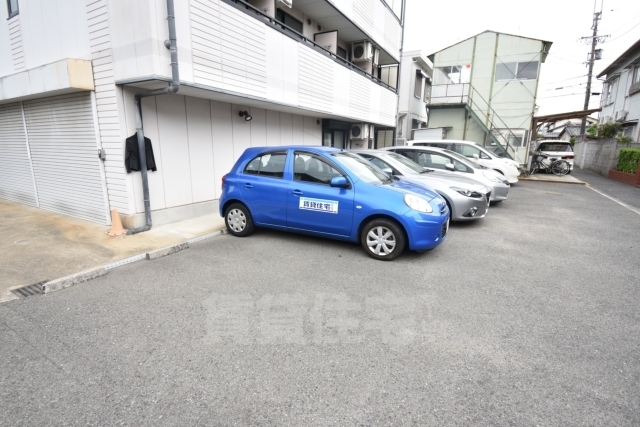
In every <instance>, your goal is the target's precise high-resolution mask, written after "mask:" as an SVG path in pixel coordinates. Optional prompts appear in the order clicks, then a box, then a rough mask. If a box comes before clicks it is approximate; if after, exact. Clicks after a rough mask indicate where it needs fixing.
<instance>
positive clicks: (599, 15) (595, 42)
mask: <svg viewBox="0 0 640 427" xmlns="http://www.w3.org/2000/svg"><path fill="white" fill-rule="evenodd" d="M593 6H594V7H593V25H592V26H591V29H592V30H593V35H592V36H591V37H582V39H583V40H585V39H591V53H590V55H589V58H588V61H587V62H588V64H589V73H588V74H587V91H586V93H585V94H584V110H585V111H586V110H588V109H589V98H590V97H591V78H592V76H593V63H594V62H595V61H596V46H597V45H598V43H600V42H601V41H600V38H599V37H598V21H600V19H602V3H600V12H596V11H595V0H594V5H593ZM605 37H608V36H604V37H602V39H604V38H605ZM598 59H599V58H598ZM586 127H587V116H584V117H583V118H582V124H581V125H580V135H584V132H585V128H586Z"/></svg>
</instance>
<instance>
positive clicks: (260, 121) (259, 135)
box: [249, 107, 267, 147]
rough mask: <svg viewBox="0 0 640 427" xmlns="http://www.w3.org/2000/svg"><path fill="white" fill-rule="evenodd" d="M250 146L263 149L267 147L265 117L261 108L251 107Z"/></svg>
mask: <svg viewBox="0 0 640 427" xmlns="http://www.w3.org/2000/svg"><path fill="white" fill-rule="evenodd" d="M250 114H251V117H252V118H253V119H252V120H251V122H249V123H251V146H252V147H265V146H266V145H267V117H266V111H265V110H264V109H262V108H254V107H251V110H250Z"/></svg>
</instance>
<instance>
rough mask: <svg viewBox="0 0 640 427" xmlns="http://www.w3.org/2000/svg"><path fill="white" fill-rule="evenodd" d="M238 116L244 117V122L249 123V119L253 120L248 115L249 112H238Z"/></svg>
mask: <svg viewBox="0 0 640 427" xmlns="http://www.w3.org/2000/svg"><path fill="white" fill-rule="evenodd" d="M238 115H239V116H240V117H244V121H245V122H250V121H251V119H253V117H251V116H250V115H249V112H248V111H240V112H239V113H238Z"/></svg>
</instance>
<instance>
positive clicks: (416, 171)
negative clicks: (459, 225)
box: [353, 150, 491, 221]
mask: <svg viewBox="0 0 640 427" xmlns="http://www.w3.org/2000/svg"><path fill="white" fill-rule="evenodd" d="M353 152H354V153H357V154H359V155H360V156H362V157H364V158H365V159H367V160H369V161H370V162H371V163H373V164H374V165H376V166H377V167H379V168H380V169H382V170H383V171H384V172H386V173H388V174H391V175H393V176H396V177H402V178H404V179H406V180H407V181H409V182H412V183H415V184H419V185H420V184H422V185H428V186H429V187H430V188H433V189H434V190H435V191H436V192H437V193H438V194H439V195H440V197H442V198H443V199H445V201H446V202H447V205H448V206H449V211H450V212H451V220H452V221H470V220H474V219H480V218H484V217H485V216H486V215H487V213H488V212H489V200H490V197H491V192H490V191H489V189H488V188H487V187H485V186H484V185H482V184H480V183H479V182H478V181H475V180H473V179H469V178H465V177H463V176H458V175H452V174H450V173H447V172H440V171H436V170H434V169H425V168H423V167H422V166H420V165H419V164H417V163H415V162H414V161H413V160H409V159H408V158H406V157H404V156H401V155H400V154H397V153H391V152H387V151H380V150H354V151H353Z"/></svg>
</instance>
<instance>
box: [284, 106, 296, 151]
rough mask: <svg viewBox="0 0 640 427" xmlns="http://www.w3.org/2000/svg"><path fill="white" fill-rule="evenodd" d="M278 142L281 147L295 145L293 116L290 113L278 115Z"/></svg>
mask: <svg viewBox="0 0 640 427" xmlns="http://www.w3.org/2000/svg"><path fill="white" fill-rule="evenodd" d="M280 141H281V143H280V144H281V145H293V144H297V142H295V141H294V139H293V115H292V114H290V113H280Z"/></svg>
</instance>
